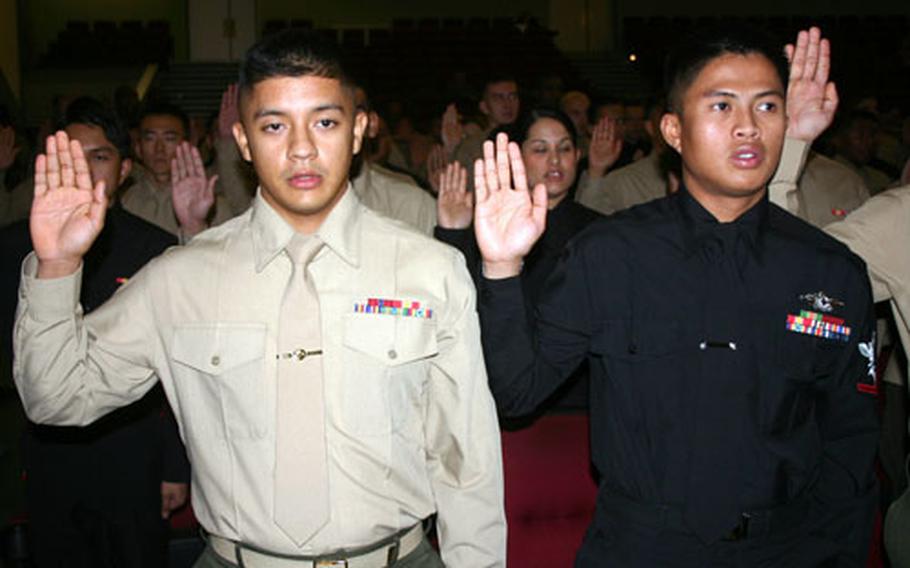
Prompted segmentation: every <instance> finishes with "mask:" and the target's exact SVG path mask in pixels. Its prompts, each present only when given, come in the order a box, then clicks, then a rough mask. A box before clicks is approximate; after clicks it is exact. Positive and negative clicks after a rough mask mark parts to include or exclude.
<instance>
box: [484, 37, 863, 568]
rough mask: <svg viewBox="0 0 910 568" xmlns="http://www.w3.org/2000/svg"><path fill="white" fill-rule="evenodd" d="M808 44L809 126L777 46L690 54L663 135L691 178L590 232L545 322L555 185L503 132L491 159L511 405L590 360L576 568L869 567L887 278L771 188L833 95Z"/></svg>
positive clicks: (494, 358) (501, 338)
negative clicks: (585, 499) (587, 463)
mask: <svg viewBox="0 0 910 568" xmlns="http://www.w3.org/2000/svg"><path fill="white" fill-rule="evenodd" d="M807 37H810V36H809V34H805V32H803V33H802V34H801V36H800V39H799V42H798V43H797V47H796V50H795V53H794V52H793V51H790V52H789V53H791V54H792V55H793V66H792V68H791V74H790V91H793V92H799V91H800V90H802V91H805V89H806V84H805V83H800V81H806V80H808V81H809V82H810V83H811V84H810V85H809V87H810V88H809V90H810V91H814V92H815V93H816V95H817V96H816V99H815V104H814V105H809V106H808V107H802V108H800V109H797V110H799V112H798V113H796V112H795V113H794V114H796V116H790V122H791V126H788V125H787V116H786V114H785V104H784V103H785V95H784V88H783V87H784V81H783V77H784V74H783V70H784V68H785V62H783V61H778V60H779V59H782V58H780V57H778V56H777V55H776V54H775V53H774V50H769V49H767V48H765V47H763V45H762V42H760V41H756V40H754V39H753V38H750V37H749V36H748V35H747V34H745V33H743V34H740V35H738V36H737V37H733V36H732V35H731V34H728V35H726V37H724V36H714V37H709V38H708V39H705V38H706V36H704V35H703V36H702V38H701V39H692V40H691V41H690V42H689V43H687V44H686V45H685V47H684V48H683V50H681V51H679V52H676V55H677V57H678V58H677V60H676V61H675V65H674V66H672V67H671V71H670V74H669V76H668V89H669V90H668V95H669V96H668V99H669V105H670V109H669V112H668V113H667V114H666V115H665V116H664V117H663V119H662V123H661V130H662V133H663V136H664V138H665V139H666V140H667V142H668V143H669V145H670V146H671V147H673V148H674V149H676V151H677V152H679V153H680V155H681V157H682V161H683V180H682V181H683V183H682V187H681V188H680V191H679V192H678V193H677V194H675V195H673V196H671V197H668V198H665V199H661V200H657V201H653V202H651V203H648V204H645V205H642V206H639V207H636V208H633V209H631V210H628V211H626V212H624V213H621V214H618V215H616V216H614V217H610V218H607V219H606V220H604V221H601V222H597V223H594V224H593V225H592V226H591V227H589V228H588V230H586V231H585V232H583V233H582V234H580V235H579V236H578V237H577V238H576V239H575V240H574V241H573V242H572V243H571V244H570V246H569V247H568V249H567V252H566V254H565V255H564V257H563V259H562V261H561V266H560V267H559V269H557V271H556V273H555V274H554V276H553V278H552V279H551V280H550V281H549V283H548V286H547V289H546V290H545V292H544V294H543V296H542V299H541V300H540V301H539V302H538V304H537V311H536V314H534V315H533V316H531V315H530V314H528V313H527V311H526V310H525V306H524V301H523V299H522V294H521V287H520V284H519V280H518V278H515V276H516V275H517V274H518V273H519V271H520V270H521V260H522V257H523V256H524V255H525V254H526V253H527V251H528V250H529V249H530V247H531V245H532V244H533V242H534V241H535V239H537V238H538V236H539V235H540V233H541V231H542V230H543V226H544V218H545V214H546V206H545V203H546V201H545V196H544V195H543V192H542V188H541V187H537V188H535V189H534V191H533V196H532V198H530V199H529V192H528V188H527V183H526V179H525V174H524V168H523V164H522V162H521V159H520V155H519V154H518V150H517V147H515V145H514V144H513V145H511V146H508V147H507V146H506V142H507V141H506V140H505V137H504V136H501V137H500V139H499V140H497V144H496V148H495V152H494V147H493V145H492V144H490V143H488V144H487V147H486V148H485V157H484V161H483V162H481V161H478V163H477V164H475V173H474V177H475V187H476V188H477V205H476V210H475V230H476V233H477V240H478V245H479V247H480V249H481V252H482V254H483V259H484V262H483V270H484V275H485V279H484V281H483V283H482V284H483V286H482V288H483V289H482V293H481V296H480V302H479V309H480V315H481V325H482V332H483V343H484V349H485V355H486V361H487V366H488V371H489V376H490V382H491V388H492V390H493V393H494V396H495V398H496V400H497V404H498V405H499V408H500V411H501V412H502V413H505V414H522V413H524V412H527V411H529V410H530V409H533V408H534V406H535V405H536V404H537V403H538V402H539V401H541V400H542V399H544V398H545V397H546V396H547V395H548V394H549V393H550V392H551V391H552V390H553V389H555V388H556V387H557V386H558V385H559V384H560V382H561V380H562V379H563V378H564V377H566V376H567V375H569V373H571V372H572V370H573V369H574V368H575V367H576V366H577V365H578V363H579V361H580V360H582V358H584V357H585V356H587V358H588V361H589V364H590V368H591V375H592V384H591V401H590V413H591V430H592V432H591V445H592V455H593V459H594V463H595V466H596V467H597V469H598V470H599V472H600V474H601V479H602V482H601V487H600V492H599V496H598V503H597V511H596V514H595V519H594V521H593V523H592V526H591V527H590V529H589V531H588V534H587V535H586V537H585V540H584V543H583V544H582V547H581V549H580V550H579V553H578V557H577V560H576V565H577V566H585V567H587V566H598V567H602V566H622V567H629V566H648V567H653V566H685V567H688V566H692V567H695V566H699V567H700V566H775V567H777V566H795V567H809V566H828V565H831V566H833V565H837V566H845V565H847V566H861V565H864V563H865V559H866V553H867V550H868V545H869V542H870V534H871V521H872V515H873V510H874V506H875V481H874V476H873V471H872V461H873V457H874V455H875V450H876V445H877V435H878V431H877V430H878V424H877V418H876V415H875V410H874V397H873V396H871V394H874V391H875V379H874V360H873V349H874V339H873V336H872V334H873V331H872V329H873V319H872V313H871V307H872V303H871V294H870V289H869V283H868V280H867V278H866V275H865V269H864V266H863V263H862V261H861V260H859V258H858V257H856V256H855V255H853V254H852V253H850V252H849V251H848V249H847V248H846V247H844V246H843V245H841V244H839V243H837V242H836V241H834V240H833V239H831V238H829V237H827V236H826V235H824V234H822V233H821V232H819V231H817V230H816V229H814V228H812V227H811V226H809V225H807V224H806V223H804V222H802V221H800V220H799V219H797V218H796V217H793V216H791V215H789V214H787V213H786V212H784V211H783V210H781V209H779V208H777V207H776V206H773V205H770V204H769V202H768V200H767V196H766V184H767V182H768V180H769V179H770V178H771V175H772V174H773V173H774V171H775V169H776V167H777V163H778V160H779V157H780V152H781V147H782V143H783V139H784V132H785V128H787V132H788V133H789V132H790V130H789V129H790V128H791V127H792V124H793V123H799V122H801V121H802V122H805V121H807V120H808V121H811V115H812V113H813V112H815V113H827V112H829V111H830V112H833V108H832V106H836V93H834V90H833V85H832V86H828V84H827V70H828V57H829V55H828V54H829V51H828V46H827V43H826V42H821V41H819V35H818V31H817V30H815V29H813V30H812V34H811V39H809V40H808V41H807ZM792 96H793V95H792V94H791V93H788V95H787V97H788V101H791V102H792V101H793V98H792ZM795 108H796V105H792V106H791V110H793V109H795ZM513 176H514V189H513V183H512V181H513ZM529 474H530V472H529Z"/></svg>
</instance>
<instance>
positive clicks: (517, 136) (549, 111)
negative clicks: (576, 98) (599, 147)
mask: <svg viewBox="0 0 910 568" xmlns="http://www.w3.org/2000/svg"><path fill="white" fill-rule="evenodd" d="M542 118H549V119H552V120H555V121H556V122H558V123H560V124H562V125H563V127H564V128H565V129H566V132H568V133H569V138H570V139H571V140H572V145H573V146H575V147H578V132H577V131H576V130H575V124H574V123H573V122H572V119H570V118H569V116H568V115H567V114H566V113H564V112H563V111H561V110H559V109H556V108H552V107H536V108H533V109H531V110H529V111H528V112H525V113H523V114H522V115H521V116H520V117H518V120H516V121H515V123H514V124H513V125H512V126H511V127H510V128H509V130H508V131H507V133H508V134H509V139H510V140H512V141H514V142H515V143H517V144H518V145H519V146H520V145H521V144H523V143H524V141H525V140H527V139H528V132H530V131H531V127H532V126H534V123H535V122H537V121H538V120H540V119H542Z"/></svg>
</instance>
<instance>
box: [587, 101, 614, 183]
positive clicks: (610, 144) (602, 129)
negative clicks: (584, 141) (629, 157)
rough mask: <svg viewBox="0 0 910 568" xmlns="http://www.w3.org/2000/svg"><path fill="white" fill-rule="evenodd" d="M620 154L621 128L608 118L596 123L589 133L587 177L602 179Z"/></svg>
mask: <svg viewBox="0 0 910 568" xmlns="http://www.w3.org/2000/svg"><path fill="white" fill-rule="evenodd" d="M620 154H622V128H621V127H620V126H619V124H617V123H616V121H615V120H614V119H612V118H610V117H609V116H605V117H603V118H601V119H600V121H598V123H597V124H596V125H595V126H594V129H593V130H592V131H591V146H589V148H588V175H590V176H591V177H603V176H604V175H606V173H607V170H609V169H610V168H612V167H613V164H615V163H616V160H618V159H619V155H620Z"/></svg>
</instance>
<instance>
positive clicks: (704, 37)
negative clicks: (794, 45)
mask: <svg viewBox="0 0 910 568" xmlns="http://www.w3.org/2000/svg"><path fill="white" fill-rule="evenodd" d="M781 45H782V44H779V43H777V41H776V40H775V39H774V38H773V37H772V36H771V35H770V34H768V33H766V32H765V31H763V30H757V29H754V28H751V27H745V26H739V25H732V24H726V25H724V26H723V27H715V26H711V27H700V28H698V29H696V30H694V31H693V32H692V33H691V34H690V35H689V36H688V37H687V38H685V39H684V40H683V41H682V42H681V43H680V44H679V45H678V46H677V48H676V49H673V50H671V52H670V55H669V56H668V58H667V66H666V74H665V76H664V86H665V92H666V94H667V106H668V109H669V111H670V112H675V113H681V112H682V97H683V93H684V92H685V90H686V89H688V88H689V86H690V85H691V84H692V83H693V82H694V81H695V78H696V77H697V76H698V74H699V73H701V71H702V69H704V68H705V67H706V66H707V65H708V64H709V63H710V62H711V61H713V60H714V59H716V58H718V57H720V56H722V55H725V54H728V53H732V54H735V55H752V54H757V55H761V56H764V57H765V58H766V59H768V61H770V62H771V64H772V65H774V68H775V69H776V70H777V73H778V76H779V77H780V80H781V84H782V85H784V86H786V84H787V60H786V58H785V57H784V52H783V48H782V47H781Z"/></svg>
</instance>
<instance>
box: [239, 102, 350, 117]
mask: <svg viewBox="0 0 910 568" xmlns="http://www.w3.org/2000/svg"><path fill="white" fill-rule="evenodd" d="M327 110H337V111H339V112H343V111H344V107H343V106H342V105H340V104H337V103H327V104H324V105H319V106H317V107H314V108H313V109H311V111H310V112H325V111H327ZM287 115H288V113H287V112H285V111H283V110H279V109H271V108H264V109H260V110H257V111H256V112H255V113H253V118H254V119H256V118H262V117H263V116H287Z"/></svg>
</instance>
